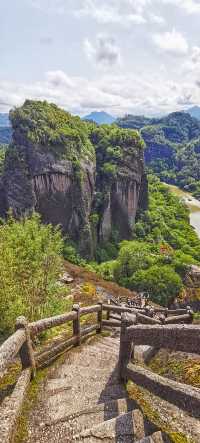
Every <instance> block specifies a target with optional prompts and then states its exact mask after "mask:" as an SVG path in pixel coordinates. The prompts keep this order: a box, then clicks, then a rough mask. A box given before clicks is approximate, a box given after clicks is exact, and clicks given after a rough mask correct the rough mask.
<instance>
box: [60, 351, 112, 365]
mask: <svg viewBox="0 0 200 443" xmlns="http://www.w3.org/2000/svg"><path fill="white" fill-rule="evenodd" d="M83 355H84V358H82V359H81V362H80V356H79V355H78V353H73V352H72V353H71V354H69V359H68V364H73V365H80V363H81V365H82V366H85V367H89V368H100V369H104V368H108V369H109V368H110V369H112V368H113V367H115V366H116V364H117V363H118V355H116V354H115V355H114V354H112V355H111V354H110V353H109V352H103V351H101V352H99V349H97V348H96V349H94V348H93V349H90V350H88V349H87V351H85V352H84V354H83Z"/></svg>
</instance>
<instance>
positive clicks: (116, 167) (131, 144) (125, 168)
mask: <svg viewBox="0 0 200 443" xmlns="http://www.w3.org/2000/svg"><path fill="white" fill-rule="evenodd" d="M92 142H93V143H94V145H95V148H96V157H97V178H96V190H97V191H98V192H97V193H98V194H99V195H100V196H101V198H100V204H98V201H95V202H94V206H95V210H96V211H97V213H98V214H99V224H98V228H97V231H98V232H97V233H98V239H99V241H107V240H108V239H109V238H110V236H111V234H112V233H113V232H115V233H117V236H118V238H119V239H129V238H131V235H132V229H133V226H134V223H135V217H136V212H137V210H138V209H146V208H147V205H148V184H147V179H146V175H145V172H144V156H143V143H142V141H141V139H140V137H139V135H138V133H137V132H136V131H128V130H123V129H119V128H117V127H114V126H113V127H108V126H107V127H104V128H97V129H96V130H94V131H93V133H92Z"/></svg>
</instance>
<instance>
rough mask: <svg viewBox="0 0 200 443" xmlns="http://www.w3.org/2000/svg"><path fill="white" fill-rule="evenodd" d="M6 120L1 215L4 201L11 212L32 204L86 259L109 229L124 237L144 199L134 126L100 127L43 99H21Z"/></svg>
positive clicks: (21, 212) (140, 154)
mask: <svg viewBox="0 0 200 443" xmlns="http://www.w3.org/2000/svg"><path fill="white" fill-rule="evenodd" d="M10 119H11V123H12V127H13V140H12V143H11V145H10V147H9V149H8V151H7V154H6V160H5V166H4V173H3V176H2V181H1V192H0V198H1V201H0V212H1V216H3V217H5V216H6V212H7V211H8V210H9V208H11V209H12V210H13V213H14V216H16V217H20V216H22V215H24V214H28V213H31V212H32V211H33V210H36V211H37V212H39V213H40V214H41V217H42V220H43V221H44V222H45V223H47V222H51V223H53V224H59V225H61V227H62V230H63V232H64V234H68V236H69V238H70V239H71V240H72V241H74V242H76V243H77V244H78V248H79V251H80V253H81V254H82V255H84V256H86V257H87V258H91V257H93V256H94V252H95V247H96V244H97V243H98V242H99V241H102V240H106V239H108V238H109V237H110V236H111V233H112V230H113V229H117V230H118V232H119V237H120V238H129V237H130V235H131V226H132V225H133V223H134V220H135V216H136V211H137V209H138V202H139V201H140V202H143V203H144V202H145V204H144V205H146V200H147V185H146V183H145V176H144V160H143V146H142V142H141V139H140V137H139V135H138V134H137V133H134V134H133V133H132V132H131V133H130V131H125V130H121V129H119V128H115V127H112V128H110V127H108V126H105V127H102V128H101V129H100V128H98V127H97V126H96V125H93V124H90V123H84V122H82V121H81V120H80V118H79V117H72V116H71V115H70V114H69V113H67V112H65V111H63V110H61V109H59V108H58V107H57V106H55V105H53V104H48V103H47V102H35V101H26V102H25V103H24V105H23V106H22V107H20V108H16V109H15V110H13V111H11V113H10ZM144 183H145V185H144ZM141 192H142V194H143V197H142V195H141Z"/></svg>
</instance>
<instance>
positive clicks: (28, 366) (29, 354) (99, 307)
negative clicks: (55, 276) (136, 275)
mask: <svg viewBox="0 0 200 443" xmlns="http://www.w3.org/2000/svg"><path fill="white" fill-rule="evenodd" d="M104 311H106V312H107V319H106V320H105V319H104V316H103V312H104ZM111 312H113V313H114V314H115V315H114V316H112V315H110V314H111ZM159 312H160V313H161V317H159V318H157V317H156V315H157V313H158V314H159ZM163 312H164V315H163V314H162V313H163ZM88 314H96V320H94V324H90V325H87V326H85V327H82V326H81V317H82V316H84V315H86V316H87V315H88ZM117 314H118V315H117ZM119 314H120V315H119ZM169 314H171V317H169ZM176 314H183V315H176ZM121 317H122V321H121ZM92 320H93V317H92ZM183 320H184V321H188V322H191V321H192V311H191V310H190V309H187V310H186V311H185V310H184V312H183V310H182V311H181V312H180V310H179V311H176V310H174V311H173V312H172V311H169V310H163V309H162V308H161V310H160V311H159V310H157V312H156V310H155V309H152V308H151V307H150V308H148V307H147V308H145V309H141V308H136V307H131V308H130V307H126V306H120V305H119V306H117V305H115V304H103V303H98V304H96V305H92V306H87V307H82V308H81V307H80V306H79V305H74V306H73V309H72V311H71V312H66V313H64V314H61V315H57V316H54V317H49V318H44V319H42V320H38V321H35V322H31V323H28V321H27V320H26V319H25V318H24V317H19V318H18V319H17V321H16V326H15V328H16V332H15V333H14V334H13V335H11V336H10V337H9V338H8V339H7V340H6V341H5V342H4V343H3V344H2V345H1V346H0V378H1V377H3V376H4V375H5V373H6V370H7V369H8V367H9V365H10V363H11V362H12V361H13V360H14V359H15V358H16V357H17V356H18V355H19V357H20V360H21V365H22V374H21V376H20V377H19V380H18V382H17V384H16V387H15V388H14V391H13V394H12V395H13V397H14V398H15V397H17V396H18V394H17V393H16V390H17V389H19V388H20V389H21V391H20V396H18V398H19V403H18V405H17V407H16V411H18V410H19V408H20V407H21V406H22V401H23V398H24V395H25V391H26V389H27V386H28V384H29V381H30V376H31V375H32V378H33V377H34V376H35V373H36V369H37V368H38V367H40V368H41V367H44V366H47V365H49V364H50V363H51V362H53V361H54V360H55V358H57V357H58V356H59V355H61V354H63V353H64V352H66V350H69V349H70V348H71V347H73V346H78V345H80V344H81V342H82V341H83V340H84V337H86V336H87V335H89V334H91V333H93V332H96V333H100V332H101V331H102V329H103V327H107V326H109V327H120V328H121V337H120V354H119V368H120V375H121V378H126V376H127V365H128V363H129V361H130V356H131V352H132V347H133V344H134V345H136V344H151V345H154V346H155V345H157V346H166V345H167V347H168V348H171V349H181V350H187V351H189V352H198V350H199V349H200V328H199V326H185V325H173V326H172V325H168V326H166V323H167V321H168V322H170V323H171V322H173V323H174V322H176V323H178V322H179V323H180V322H182V321H183ZM70 322H72V336H71V337H68V336H67V337H65V338H63V340H61V341H59V343H58V342H56V343H53V344H52V346H50V347H48V349H46V350H43V351H42V352H40V353H37V352H35V351H34V350H33V343H32V340H33V339H34V337H35V336H37V335H38V334H40V333H41V332H44V331H46V330H48V329H51V328H54V327H55V326H61V325H64V324H66V323H70ZM138 323H140V324H138ZM16 411H14V415H13V417H15V416H16V414H15V412H16ZM5 417H6V418H5ZM5 417H4V416H3V415H1V417H0V429H5V438H4V439H3V442H7V441H10V435H9V432H10V431H9V429H11V427H8V428H6V427H5V421H4V419H5V420H7V422H8V421H9V419H8V417H10V415H9V414H8V415H7V412H6V415H5ZM14 420H15V419H14ZM13 423H14V422H13V420H12V424H13ZM0 439H1V438H0ZM1 441H2V440H1Z"/></svg>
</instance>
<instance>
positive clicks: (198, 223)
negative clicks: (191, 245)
mask: <svg viewBox="0 0 200 443" xmlns="http://www.w3.org/2000/svg"><path fill="white" fill-rule="evenodd" d="M167 186H168V188H169V189H170V191H171V192H172V193H173V194H174V195H177V197H179V198H180V199H181V200H183V202H184V203H185V204H186V206H187V207H188V209H189V211H190V224H191V226H193V228H194V229H195V231H196V232H197V234H198V237H200V201H199V200H197V199H195V198H194V197H193V196H192V194H190V193H189V192H185V191H183V190H182V189H180V188H178V187H177V186H174V185H167Z"/></svg>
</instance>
